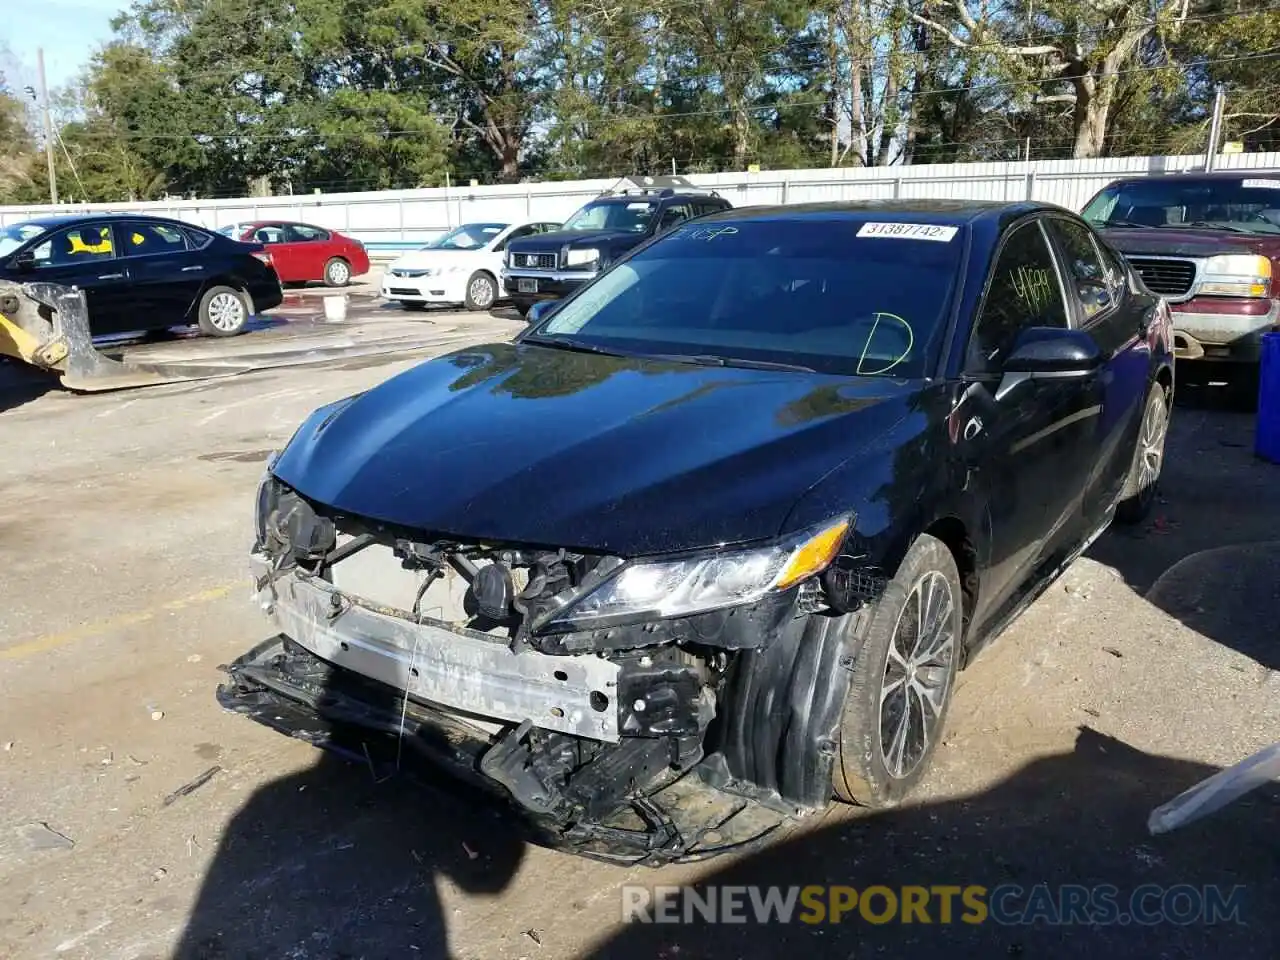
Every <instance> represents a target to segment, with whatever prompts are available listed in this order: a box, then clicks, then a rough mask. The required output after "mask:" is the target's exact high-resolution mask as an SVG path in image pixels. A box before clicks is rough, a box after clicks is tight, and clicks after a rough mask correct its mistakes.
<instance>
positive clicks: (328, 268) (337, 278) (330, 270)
mask: <svg viewBox="0 0 1280 960" xmlns="http://www.w3.org/2000/svg"><path fill="white" fill-rule="evenodd" d="M350 282H351V264H349V263H347V261H345V260H343V259H342V258H341V257H334V258H333V259H332V260H330V261H329V262H328V263H326V264H325V265H324V284H325V286H326V287H345V286H346V285H347V284H348V283H350Z"/></svg>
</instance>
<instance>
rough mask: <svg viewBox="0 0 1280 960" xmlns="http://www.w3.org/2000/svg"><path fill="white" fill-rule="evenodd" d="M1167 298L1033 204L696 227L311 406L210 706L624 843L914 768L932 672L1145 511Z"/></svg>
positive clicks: (859, 795)
mask: <svg viewBox="0 0 1280 960" xmlns="http://www.w3.org/2000/svg"><path fill="white" fill-rule="evenodd" d="M1172 391H1173V358H1172V353H1171V345H1170V325H1169V313H1168V309H1167V307H1166V306H1165V304H1164V303H1163V301H1161V300H1160V299H1158V298H1156V297H1154V296H1152V295H1151V294H1150V293H1149V292H1148V291H1147V290H1146V289H1145V287H1143V285H1142V283H1141V282H1140V281H1139V280H1137V279H1136V278H1135V276H1134V275H1133V274H1132V272H1131V271H1130V270H1129V268H1128V267H1127V266H1126V265H1125V263H1124V261H1123V260H1122V259H1121V258H1120V257H1118V256H1116V255H1115V253H1114V252H1113V251H1112V250H1111V249H1110V248H1109V247H1108V246H1107V245H1106V244H1105V243H1104V242H1103V241H1101V240H1100V238H1099V237H1098V236H1097V235H1096V234H1095V233H1094V232H1093V231H1092V230H1091V229H1090V228H1089V227H1088V226H1087V225H1086V224H1085V223H1084V222H1083V221H1082V220H1080V219H1079V218H1078V217H1076V216H1075V215H1074V214H1071V213H1069V212H1067V211H1065V210H1062V209H1059V208H1056V207H1051V206H1046V205H1042V204H977V203H960V202H941V201H938V202H915V203H906V202H903V203H897V202H895V203H892V204H863V205H852V206H851V205H823V206H810V207H805V206H797V207H781V208H747V209H738V210H733V211H726V212H724V213H720V214H715V215H713V216H710V217H705V218H700V219H698V220H695V221H691V222H689V223H686V224H684V225H682V226H681V227H679V228H677V229H676V230H674V231H672V232H670V233H667V234H665V235H662V236H660V237H658V238H656V239H654V240H652V241H650V242H649V243H647V244H645V245H644V246H642V247H640V248H638V249H637V250H636V251H634V252H633V253H632V254H630V255H629V256H627V257H626V258H625V259H623V260H620V261H619V262H617V263H616V264H614V265H613V266H612V267H611V268H610V269H609V270H607V271H605V272H604V273H602V274H601V275H600V276H599V277H598V278H597V279H596V280H595V281H593V282H592V283H590V284H588V285H587V286H585V287H583V288H582V289H581V290H579V291H578V292H576V293H575V294H573V295H572V296H571V297H569V298H568V299H566V300H564V301H561V302H558V303H554V304H545V305H538V306H537V307H535V308H534V311H533V313H532V316H531V323H530V326H529V328H528V329H527V330H526V331H524V332H522V333H521V335H520V336H518V337H517V338H516V339H515V340H514V342H511V343H497V344H491V345H487V346H482V347H475V348H468V349H465V350H461V351H459V352H456V353H453V354H450V355H447V356H442V357H439V358H436V359H433V360H430V361H427V362H425V363H422V364H420V365H418V366H416V367H414V368H413V369H411V370H408V371H406V372H405V373H402V374H400V375H399V376H396V377H394V378H392V379H391V380H389V381H387V382H385V383H383V384H381V385H379V386H377V387H375V388H373V389H372V390H369V391H368V392H366V393H363V394H360V395H357V396H354V397H350V398H348V399H346V400H342V401H340V402H338V403H334V404H331V405H329V406H326V407H323V408H321V409H319V410H317V411H316V412H315V413H314V414H313V415H312V416H311V417H310V418H309V419H308V420H307V421H306V422H305V423H304V424H303V425H302V426H301V428H300V429H299V430H298V432H297V434H296V435H295V436H294V438H293V439H292V441H291V442H290V443H289V444H288V446H287V447H286V448H285V449H284V450H283V451H282V452H281V453H280V454H279V455H278V456H277V457H274V458H273V460H272V462H271V465H270V467H269V470H268V473H267V475H266V477H265V478H264V481H263V483H262V486H261V488H260V490H259V493H258V503H257V531H256V544H255V547H254V551H253V558H252V562H253V569H254V576H255V577H256V582H257V589H258V596H259V598H260V601H261V603H262V606H263V608H264V610H265V611H266V612H267V614H268V616H269V617H270V618H271V619H272V621H273V622H274V625H275V627H276V629H277V630H278V635H277V636H275V637H273V638H272V639H271V640H269V641H267V642H265V643H264V644H262V645H261V646H259V647H258V648H256V649H254V650H253V651H251V652H249V653H248V654H246V655H245V656H244V657H242V658H241V659H240V660H238V661H237V662H235V663H234V664H232V665H230V666H229V667H228V671H229V674H230V676H229V679H228V680H227V682H226V683H225V684H224V685H223V687H222V688H221V690H220V692H219V696H220V699H221V702H222V703H223V704H224V705H225V706H227V707H229V708H231V709H234V710H237V711H240V712H243V713H247V714H250V715H252V716H254V717H255V718H257V719H259V720H261V721H262V722H265V723H268V724H272V725H274V726H276V727H278V728H281V729H284V730H287V731H289V732H290V733H291V734H293V735H296V736H303V737H307V738H309V739H311V740H313V741H314V742H316V743H318V744H321V745H324V746H331V747H334V748H335V749H344V750H347V751H349V752H351V753H353V754H354V755H355V756H357V757H363V758H364V759H369V760H372V757H373V753H372V752H371V745H375V744H383V745H386V746H389V745H391V744H394V748H395V756H396V757H402V756H410V755H412V756H415V757H427V758H429V759H430V760H431V761H432V762H433V763H432V765H430V766H429V767H428V769H436V765H440V766H444V767H447V768H450V769H452V770H453V771H454V772H456V773H457V774H458V775H460V776H462V777H465V778H469V779H470V780H471V781H473V782H475V783H477V784H479V785H482V786H485V787H488V788H490V789H491V790H493V791H496V792H497V793H499V794H501V795H502V796H503V797H505V798H506V799H507V800H508V801H509V802H510V803H511V804H512V806H513V808H514V809H515V810H518V811H519V812H520V814H521V815H522V816H523V817H524V819H525V820H526V821H527V823H528V824H529V825H530V826H531V827H532V829H533V830H534V831H535V833H536V835H537V836H538V837H539V838H540V839H541V840H543V841H544V842H548V843H552V844H555V845H558V846H561V847H565V848H569V849H573V850H576V851H578V852H581V853H584V854H588V855H592V856H597V857H603V858H609V859H615V860H621V861H628V862H647V863H659V862H664V861H669V860H678V859H692V858H697V857H701V856H708V855H711V854H713V853H716V852H718V851H722V850H726V849H730V848H735V847H740V846H742V845H743V844H747V843H751V842H755V841H758V840H760V839H761V838H763V837H766V836H768V835H769V833H770V831H771V830H773V829H774V828H776V827H777V826H778V825H780V824H784V823H787V822H789V821H791V820H794V819H796V818H799V817H803V816H804V815H805V814H806V813H810V812H813V811H818V810H821V809H822V808H824V807H825V806H826V805H827V804H828V803H829V802H830V801H831V799H832V797H833V796H834V797H837V798H839V799H841V800H844V801H848V802H854V803H860V804H866V805H870V806H875V807H882V806H890V805H893V804H895V803H897V802H899V801H900V800H902V798H903V797H904V796H906V795H907V793H908V792H909V791H910V790H911V789H912V788H913V787H914V786H915V785H916V784H917V783H918V782H919V780H920V779H921V777H922V776H923V775H924V773H925V771H926V770H927V768H928V765H929V762H930V758H931V755H932V753H933V751H934V749H935V747H936V746H937V744H938V742H939V739H940V737H941V731H942V728H943V724H944V721H945V718H946V714H947V708H948V704H949V702H950V699H951V696H952V692H953V689H954V686H955V679H956V673H957V671H958V670H959V669H961V668H962V667H963V666H964V664H965V662H966V659H967V658H969V657H971V656H972V654H973V652H974V651H975V650H976V649H977V648H978V647H979V646H980V645H981V644H982V643H984V642H985V641H986V640H988V639H990V638H991V637H993V636H995V635H996V634H997V633H999V631H1000V630H1001V629H1002V628H1003V627H1004V626H1006V625H1007V624H1008V623H1009V622H1010V621H1011V620H1012V619H1013V618H1014V617H1015V616H1016V615H1017V614H1018V613H1019V612H1020V611H1021V610H1022V609H1024V608H1025V607H1026V606H1027V604H1029V603H1030V602H1031V601H1032V600H1033V599H1035V597H1036V596H1038V595H1039V593H1040V592H1042V591H1043V590H1044V588H1045V587H1046V586H1048V585H1049V584H1050V583H1051V582H1052V581H1053V580H1054V578H1055V577H1057V576H1058V574H1059V573H1060V572H1061V571H1062V569H1063V568H1064V567H1065V566H1066V565H1067V564H1069V563H1070V562H1071V561H1072V560H1073V559H1074V558H1075V557H1077V556H1078V555H1079V554H1080V553H1081V552H1082V551H1083V550H1084V549H1085V548H1086V547H1087V546H1088V544H1089V543H1090V542H1091V541H1092V540H1093V538H1095V537H1096V536H1098V535H1099V534H1100V533H1101V532H1102V531H1103V530H1105V529H1106V527H1107V526H1108V525H1109V524H1110V523H1111V521H1112V519H1113V518H1114V517H1118V518H1120V519H1122V520H1129V521H1133V520H1137V519H1140V518H1142V517H1143V516H1144V515H1145V514H1146V512H1147V511H1148V510H1149V509H1150V506H1151V503H1152V500H1153V497H1154V494H1155V489H1156V484H1157V482H1158V480H1159V477H1160V470H1161V465H1162V458H1163V452H1164V437H1165V431H1166V428H1167V424H1168V418H1169V411H1170V405H1171V400H1172Z"/></svg>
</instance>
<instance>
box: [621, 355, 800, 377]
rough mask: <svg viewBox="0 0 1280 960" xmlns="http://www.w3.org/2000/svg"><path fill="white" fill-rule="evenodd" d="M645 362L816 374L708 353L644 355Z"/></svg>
mask: <svg viewBox="0 0 1280 960" xmlns="http://www.w3.org/2000/svg"><path fill="white" fill-rule="evenodd" d="M644 358H645V359H646V360H668V361H671V362H673V363H696V364H698V365H699V366H703V367H745V368H747V369H748V370H789V371H791V372H793V373H817V371H816V370H814V369H813V367H805V366H801V365H800V364H798V363H779V362H777V361H776V360H745V359H743V358H741V357H721V356H717V355H715V354H710V353H696V354H686V353H646V354H645V355H644Z"/></svg>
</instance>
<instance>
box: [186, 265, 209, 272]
mask: <svg viewBox="0 0 1280 960" xmlns="http://www.w3.org/2000/svg"><path fill="white" fill-rule="evenodd" d="M203 269H204V267H201V266H195V267H183V268H182V272H183V273H199V272H200V271H201V270H203Z"/></svg>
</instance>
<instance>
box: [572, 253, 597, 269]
mask: <svg viewBox="0 0 1280 960" xmlns="http://www.w3.org/2000/svg"><path fill="white" fill-rule="evenodd" d="M599 262H600V251H599V250H570V251H569V252H568V253H566V254H565V257H564V265H565V266H566V267H585V266H587V265H588V264H592V263H599Z"/></svg>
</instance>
